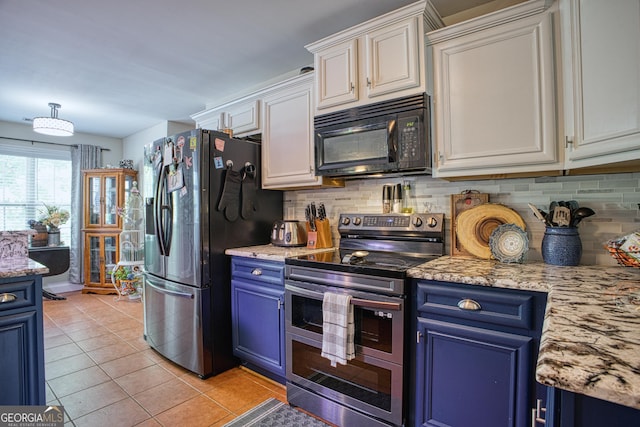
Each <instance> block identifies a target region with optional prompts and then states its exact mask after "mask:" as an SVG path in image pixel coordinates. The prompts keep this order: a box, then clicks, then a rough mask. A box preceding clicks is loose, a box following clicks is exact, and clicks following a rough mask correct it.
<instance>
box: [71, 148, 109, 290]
mask: <svg viewBox="0 0 640 427" xmlns="http://www.w3.org/2000/svg"><path fill="white" fill-rule="evenodd" d="M101 155H102V149H101V148H100V147H96V146H95V145H81V144H79V145H76V146H72V147H71V212H72V213H73V215H71V246H70V247H69V257H70V260H69V282H71V283H83V280H84V274H83V271H82V270H83V264H84V263H83V262H82V254H83V252H84V248H83V246H84V242H83V241H82V226H83V224H82V221H83V218H84V206H82V186H83V184H82V171H83V170H85V169H96V168H99V167H100V166H101V164H102V161H101Z"/></svg>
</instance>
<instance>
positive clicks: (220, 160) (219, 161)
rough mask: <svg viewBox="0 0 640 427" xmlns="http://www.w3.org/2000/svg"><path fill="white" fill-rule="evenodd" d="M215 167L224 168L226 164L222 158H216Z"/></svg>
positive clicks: (214, 160)
mask: <svg viewBox="0 0 640 427" xmlns="http://www.w3.org/2000/svg"><path fill="white" fill-rule="evenodd" d="M213 165H214V166H215V167H216V169H222V168H224V162H223V161H222V157H220V156H216V157H214V158H213Z"/></svg>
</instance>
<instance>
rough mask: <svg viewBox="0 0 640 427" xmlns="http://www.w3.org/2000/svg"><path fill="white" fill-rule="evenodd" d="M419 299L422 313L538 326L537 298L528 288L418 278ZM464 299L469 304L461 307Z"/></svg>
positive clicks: (505, 323) (531, 327)
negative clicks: (498, 287) (536, 324)
mask: <svg viewBox="0 0 640 427" xmlns="http://www.w3.org/2000/svg"><path fill="white" fill-rule="evenodd" d="M416 299H417V301H416V304H417V305H416V307H417V311H418V316H420V317H444V318H449V319H463V320H467V321H472V322H479V323H487V324H493V325H499V326H507V327H512V328H518V329H527V330H531V329H533V328H534V327H535V326H534V320H535V313H534V310H535V306H536V301H535V297H534V295H533V293H530V292H527V291H519V290H510V289H497V288H483V287H481V286H474V285H463V284H457V283H455V284H454V283H446V282H435V281H418V283H417V295H416ZM464 302H466V306H467V307H469V308H467V309H463V308H460V307H459V305H458V304H460V305H463V303H464ZM476 303H477V305H476ZM472 307H473V308H475V309H473V308H472Z"/></svg>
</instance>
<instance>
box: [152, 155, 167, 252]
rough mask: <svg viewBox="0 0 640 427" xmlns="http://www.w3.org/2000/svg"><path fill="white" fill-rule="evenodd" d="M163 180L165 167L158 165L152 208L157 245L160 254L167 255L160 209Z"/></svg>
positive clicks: (162, 196)
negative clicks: (158, 174)
mask: <svg viewBox="0 0 640 427" xmlns="http://www.w3.org/2000/svg"><path fill="white" fill-rule="evenodd" d="M165 180H166V172H165V167H164V166H161V167H160V177H159V178H158V186H157V187H156V200H155V209H154V218H153V221H154V224H155V230H156V237H157V238H158V245H159V246H160V255H165V256H166V255H168V253H167V246H166V241H165V232H164V227H163V215H162V209H163V207H164V205H163V202H164V199H165Z"/></svg>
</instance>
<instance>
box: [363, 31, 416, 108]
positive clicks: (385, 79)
mask: <svg viewBox="0 0 640 427" xmlns="http://www.w3.org/2000/svg"><path fill="white" fill-rule="evenodd" d="M364 39H365V46H366V50H365V58H364V59H365V61H366V64H367V68H366V70H367V72H366V79H365V81H364V83H365V84H366V94H367V97H369V98H372V97H374V96H380V95H385V94H388V93H393V92H398V91H401V90H403V89H412V88H419V90H418V91H417V92H418V93H420V92H424V89H423V87H421V82H422V80H421V78H420V77H421V76H420V69H421V68H422V69H423V70H424V68H425V65H424V62H422V67H420V62H419V61H420V60H422V61H424V56H422V55H420V47H422V48H424V44H422V43H419V40H420V39H424V36H423V35H422V33H418V18H411V19H408V20H406V21H404V22H399V23H397V24H395V25H389V26H388V27H383V28H380V29H378V30H375V31H371V32H369V33H367V34H366V35H365V37H364Z"/></svg>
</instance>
